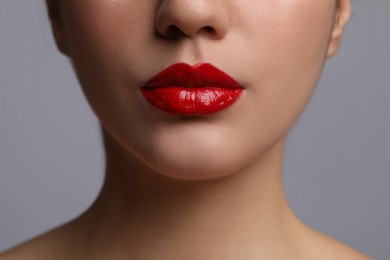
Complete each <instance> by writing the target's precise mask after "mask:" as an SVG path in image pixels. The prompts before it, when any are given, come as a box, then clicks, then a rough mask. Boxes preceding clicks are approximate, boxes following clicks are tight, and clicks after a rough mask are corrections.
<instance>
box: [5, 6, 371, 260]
mask: <svg viewBox="0 0 390 260" xmlns="http://www.w3.org/2000/svg"><path fill="white" fill-rule="evenodd" d="M48 6H49V14H50V19H51V22H52V25H53V32H54V36H55V40H56V43H57V46H58V48H59V50H60V51H61V52H62V53H64V54H65V55H66V56H68V57H69V58H70V59H71V61H72V63H73V65H74V68H75V71H76V74H77V76H78V78H79V80H80V83H81V85H82V88H83V90H84V93H85V95H86V97H87V99H88V101H89V102H90V104H91V106H92V108H93V110H94V111H95V113H96V115H97V117H98V118H99V120H100V122H101V125H102V129H103V133H104V141H105V148H106V157H107V169H106V174H107V175H106V180H105V184H104V187H103V190H102V192H101V194H100V195H99V197H98V199H97V200H96V202H95V203H94V204H93V205H92V207H91V208H90V209H89V210H88V211H86V212H85V213H84V214H82V215H81V216H80V217H79V218H77V219H76V220H73V221H71V222H70V223H68V224H66V225H64V226H61V227H59V228H57V229H55V230H53V231H51V232H49V233H46V234H44V235H42V236H40V237H38V238H36V239H34V240H32V241H30V242H27V243H25V244H23V245H21V246H19V247H17V248H15V249H12V250H10V251H8V252H6V253H5V254H3V255H2V256H0V259H1V260H3V259H57V260H61V259H72V260H73V259H75V260H76V259H137V260H144V259H145V260H154V259H156V260H165V259H169V260H172V259H180V260H182V259H183V260H199V259H202V260H203V259H204V260H214V259H224V260H237V259H240V260H252V259H253V260H255V259H256V260H260V259H267V260H268V259H310V260H313V259H324V260H325V259H326V260H328V259H337V260H339V259H351V260H352V259H353V260H359V259H369V258H368V257H366V256H364V255H363V254H361V253H359V252H357V251H355V250H354V249H351V248H349V247H348V246H346V245H343V244H341V243H339V242H337V241H335V240H333V239H332V238H329V237H327V236H325V235H322V234H320V233H318V232H316V231H314V230H312V229H310V228H309V227H307V226H305V225H304V224H302V223H301V222H300V221H299V220H298V219H297V218H296V216H295V215H294V213H293V212H292V211H291V209H290V208H289V206H288V204H287V201H286V198H285V194H284V192H283V187H282V162H283V153H284V144H285V138H286V135H287V133H288V130H289V129H290V128H291V127H292V126H293V124H294V123H295V122H296V120H297V118H298V117H299V115H300V114H301V113H302V111H303V110H304V108H305V107H306V105H307V103H308V102H309V99H310V97H311V95H312V93H313V91H314V89H315V85H316V83H317V81H318V78H319V75H320V73H321V70H322V68H323V65H324V62H325V60H326V59H327V58H328V57H330V56H333V55H334V54H336V52H337V51H338V49H339V46H340V39H341V37H342V34H343V30H344V28H345V26H346V24H347V22H348V20H349V17H350V1H349V0H339V1H336V0H315V1H313V0H272V1H270V0H212V1H210V0H142V1H139V0H99V1H96V0H82V1H80V0H48ZM177 62H186V63H188V64H191V65H194V64H197V63H201V62H208V63H211V64H213V65H214V66H217V67H218V68H220V69H222V70H224V71H225V72H227V73H228V74H229V75H231V76H232V77H233V78H235V79H236V80H237V81H238V82H239V83H240V84H241V85H242V86H244V88H245V90H244V92H243V94H242V96H241V97H240V99H239V100H238V101H237V102H236V103H235V104H234V105H233V106H232V107H230V108H229V109H227V110H224V111H221V112H219V113H216V114H213V115H208V116H200V117H180V116H172V115H169V114H166V113H164V112H162V111H159V110H158V109H156V108H155V107H152V106H151V105H150V104H149V103H148V102H146V101H145V99H144V98H143V96H142V94H141V92H140V87H141V86H143V84H145V82H147V81H148V80H149V79H150V78H151V77H152V76H154V75H156V74H157V73H158V72H160V71H161V70H163V69H164V68H166V67H168V66H169V65H172V64H174V63H177Z"/></svg>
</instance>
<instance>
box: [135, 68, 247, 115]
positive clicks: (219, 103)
mask: <svg viewBox="0 0 390 260" xmlns="http://www.w3.org/2000/svg"><path fill="white" fill-rule="evenodd" d="M243 89H244V88H243V87H242V86H240V84H238V83H237V81H235V80H234V79H233V78H232V77H231V76H229V75H228V74H227V73H225V72H223V71H222V70H220V69H218V68H216V67H215V66H213V65H211V64H209V63H200V64H197V65H194V66H191V65H188V64H186V63H177V64H174V65H172V66H170V67H168V68H167V69H165V70H163V71H162V72H160V73H158V74H157V75H156V76H154V77H153V78H151V79H150V80H149V81H148V82H147V83H146V84H145V86H143V87H142V88H141V92H142V94H143V95H144V97H145V99H146V100H147V101H148V102H149V103H150V104H151V105H152V106H154V107H156V108H158V109H160V110H162V111H164V112H167V113H169V114H173V115H182V116H199V115H208V114H213V113H216V112H219V111H221V110H224V109H226V108H228V107H230V106H231V105H233V104H234V103H235V102H236V101H237V100H238V99H239V97H240V95H241V93H242V91H243Z"/></svg>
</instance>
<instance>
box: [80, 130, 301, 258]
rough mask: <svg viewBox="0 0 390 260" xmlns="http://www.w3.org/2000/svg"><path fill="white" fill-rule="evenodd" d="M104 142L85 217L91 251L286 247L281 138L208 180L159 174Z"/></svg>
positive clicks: (273, 250) (204, 252)
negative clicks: (98, 187) (99, 180)
mask: <svg viewBox="0 0 390 260" xmlns="http://www.w3.org/2000/svg"><path fill="white" fill-rule="evenodd" d="M105 146H106V151H107V177H106V181H105V185H104V187H103V190H102V192H101V194H100V196H99V198H98V199H97V201H96V202H95V204H94V205H93V206H92V207H91V209H90V210H89V211H88V212H87V213H86V214H85V215H84V220H85V221H87V223H89V224H88V225H89V230H88V231H87V234H92V233H93V236H92V235H90V238H89V239H88V241H89V245H90V248H94V249H96V248H100V249H103V248H104V249H107V251H106V252H100V253H101V254H107V255H110V256H112V255H119V256H122V257H123V256H131V257H133V258H134V259H190V258H188V257H189V256H193V259H216V258H218V259H230V258H232V259H243V258H242V256H246V257H247V256H249V255H256V256H257V257H259V256H264V257H266V256H267V257H268V256H275V257H276V256H277V257H281V258H277V259H283V257H284V256H287V255H288V254H289V251H291V250H290V249H291V247H292V242H291V241H293V240H294V239H293V238H292V236H293V233H294V232H292V227H294V226H297V222H298V221H297V220H296V218H295V217H294V215H293V213H292V212H291V211H290V209H289V207H288V206H287V203H286V200H285V196H284V193H283V189H282V178H281V172H282V161H283V150H284V149H283V148H284V147H283V146H284V141H281V142H279V143H277V144H275V146H274V147H272V148H271V149H269V151H267V153H265V154H264V155H262V157H261V158H260V159H259V160H258V161H257V162H255V163H254V164H253V165H250V166H248V167H247V168H246V169H244V170H242V171H241V172H237V173H235V174H233V175H231V176H228V177H225V178H222V179H218V180H208V181H183V180H174V179H170V178H168V177H164V176H162V175H161V174H158V173H156V172H154V171H153V170H151V169H150V168H148V167H147V166H146V165H144V164H143V163H142V162H140V161H139V160H137V159H136V158H134V156H132V155H131V154H130V153H129V152H128V151H127V150H125V149H124V148H123V147H122V146H121V145H120V144H118V143H117V142H116V141H115V140H114V139H113V138H112V137H111V136H110V135H108V134H107V133H105ZM151 249H152V250H151ZM254 249H255V250H256V252H254ZM222 256H226V257H222ZM227 256H229V257H227ZM290 256H291V255H290ZM191 259H192V258H191ZM273 259H274V258H273ZM285 259H286V258H285Z"/></svg>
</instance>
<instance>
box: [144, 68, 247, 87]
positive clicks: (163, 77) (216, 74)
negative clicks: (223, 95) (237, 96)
mask: <svg viewBox="0 0 390 260" xmlns="http://www.w3.org/2000/svg"><path fill="white" fill-rule="evenodd" d="M172 86H176V87H177V86H182V87H188V88H197V87H214V88H228V89H237V88H243V87H242V86H241V85H240V84H239V83H238V82H237V81H236V80H234V79H233V78H232V77H231V76H229V75H228V74H227V73H225V72H223V71H222V70H220V69H218V68H216V67H215V66H213V65H211V64H210V63H199V64H196V65H193V66H191V65H189V64H186V63H177V64H173V65H171V66H169V67H168V68H166V69H164V70H163V71H161V72H160V73H158V74H157V75H155V76H154V77H152V78H151V79H150V80H149V81H148V82H147V83H146V84H145V86H144V87H145V88H159V87H172Z"/></svg>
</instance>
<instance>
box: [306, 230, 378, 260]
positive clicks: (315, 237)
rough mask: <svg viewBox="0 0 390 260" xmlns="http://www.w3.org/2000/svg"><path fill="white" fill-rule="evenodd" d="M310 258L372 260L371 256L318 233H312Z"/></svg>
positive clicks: (320, 259) (312, 231)
mask: <svg viewBox="0 0 390 260" xmlns="http://www.w3.org/2000/svg"><path fill="white" fill-rule="evenodd" d="M310 233H311V234H310V237H308V239H310V240H311V241H307V242H308V243H309V244H310V246H311V249H310V256H309V258H308V259H318V260H322V259H323V260H328V259H343V260H372V258H370V257H369V256H367V255H365V254H363V253H362V252H359V251H358V250H356V249H354V248H352V247H350V246H347V245H345V244H343V243H341V242H339V241H337V240H335V239H333V238H331V237H328V236H326V235H324V234H321V233H319V232H317V231H314V230H311V231H310Z"/></svg>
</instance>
